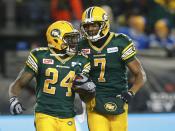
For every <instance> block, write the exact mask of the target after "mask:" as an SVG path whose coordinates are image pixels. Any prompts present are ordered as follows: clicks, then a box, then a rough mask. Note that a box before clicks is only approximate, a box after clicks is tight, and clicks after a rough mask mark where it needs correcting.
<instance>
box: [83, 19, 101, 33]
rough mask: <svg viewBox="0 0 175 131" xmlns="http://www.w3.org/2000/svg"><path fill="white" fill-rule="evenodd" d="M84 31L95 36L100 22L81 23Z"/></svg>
mask: <svg viewBox="0 0 175 131" xmlns="http://www.w3.org/2000/svg"><path fill="white" fill-rule="evenodd" d="M83 27H84V30H85V32H86V33H87V34H88V35H89V36H95V35H97V33H98V31H99V29H100V23H97V22H94V23H87V24H84V25H83Z"/></svg>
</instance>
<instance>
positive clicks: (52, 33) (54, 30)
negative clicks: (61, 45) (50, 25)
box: [51, 29, 61, 37]
mask: <svg viewBox="0 0 175 131" xmlns="http://www.w3.org/2000/svg"><path fill="white" fill-rule="evenodd" d="M60 34H61V32H60V30H59V29H53V30H52V31H51V36H53V37H59V36H60Z"/></svg>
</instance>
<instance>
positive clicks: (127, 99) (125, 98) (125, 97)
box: [121, 91, 134, 103]
mask: <svg viewBox="0 0 175 131" xmlns="http://www.w3.org/2000/svg"><path fill="white" fill-rule="evenodd" d="M133 97H134V93H133V92H132V91H126V92H122V94H121V99H122V100H123V101H124V102H126V103H129V102H130V101H131V99H132V98H133Z"/></svg>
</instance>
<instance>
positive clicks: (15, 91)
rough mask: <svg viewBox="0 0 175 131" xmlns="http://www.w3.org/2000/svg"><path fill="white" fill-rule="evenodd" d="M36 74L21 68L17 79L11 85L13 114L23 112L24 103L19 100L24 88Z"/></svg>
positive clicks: (10, 94)
mask: <svg viewBox="0 0 175 131" xmlns="http://www.w3.org/2000/svg"><path fill="white" fill-rule="evenodd" d="M33 77H34V74H32V73H31V72H26V71H25V70H24V69H22V70H21V72H20V73H19V75H18V77H17V78H16V80H15V81H14V82H13V83H12V84H11V85H10V87H9V97H10V113H11V114H13V115H17V114H21V113H22V112H23V110H24V108H23V107H22V104H21V103H20V102H19V100H18V96H19V95H20V93H21V91H22V89H23V88H24V87H25V86H26V85H28V84H29V82H30V81H31V80H32V79H33Z"/></svg>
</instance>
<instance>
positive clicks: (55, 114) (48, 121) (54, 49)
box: [9, 21, 95, 131]
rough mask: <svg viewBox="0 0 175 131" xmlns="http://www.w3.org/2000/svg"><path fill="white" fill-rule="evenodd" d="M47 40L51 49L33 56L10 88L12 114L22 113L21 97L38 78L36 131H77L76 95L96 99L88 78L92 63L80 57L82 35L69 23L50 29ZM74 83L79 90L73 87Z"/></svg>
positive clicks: (34, 51) (45, 49) (53, 25)
mask: <svg viewBox="0 0 175 131" xmlns="http://www.w3.org/2000/svg"><path fill="white" fill-rule="evenodd" d="M46 37H47V42H48V47H47V48H36V49H34V50H32V51H31V52H30V55H29V56H28V59H27V61H26V64H25V67H24V69H23V70H22V71H21V72H20V74H19V76H18V77H17V79H16V80H15V81H14V82H13V83H12V84H11V85H10V87H9V96H10V112H11V113H12V114H14V115H16V114H21V113H22V112H23V107H22V104H21V103H20V101H19V99H18V96H19V95H20V92H21V90H22V89H23V88H24V87H25V86H26V85H27V84H28V83H29V82H30V81H31V80H32V79H33V78H34V77H35V78H36V81H37V85H36V88H35V91H36V105H35V125H36V130H37V131H48V130H49V131H75V130H76V129H75V122H74V119H73V117H74V116H75V112H74V105H73V102H74V96H75V92H76V91H77V92H80V93H81V94H83V95H87V94H88V92H89V96H90V97H88V98H93V96H94V92H95V85H94V84H93V82H91V80H89V79H88V78H87V75H88V73H89V70H90V63H89V60H88V59H87V57H86V56H84V55H81V54H77V43H78V42H79V37H80V34H79V32H78V31H77V30H76V29H75V28H74V27H73V26H72V24H70V23H69V22H66V21H57V22H54V23H53V24H51V25H50V26H49V27H48V29H47V32H46ZM77 77H78V78H79V77H80V78H79V79H77ZM75 78H76V81H75V82H74V79H75ZM73 83H74V85H75V86H76V88H73V87H72V85H73ZM73 89H74V90H73ZM84 90H86V91H84ZM82 91H84V92H86V93H83V92H82ZM89 100H90V99H89Z"/></svg>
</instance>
